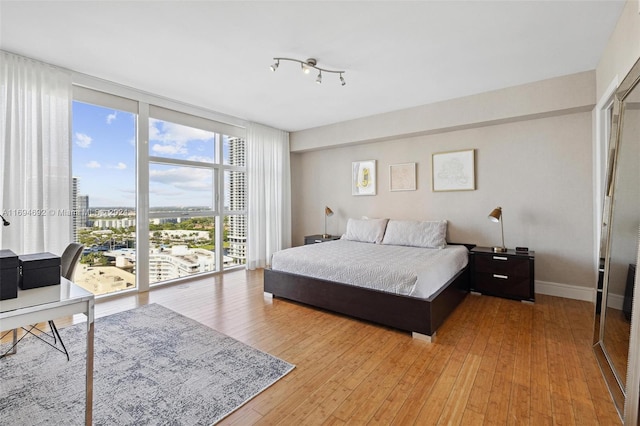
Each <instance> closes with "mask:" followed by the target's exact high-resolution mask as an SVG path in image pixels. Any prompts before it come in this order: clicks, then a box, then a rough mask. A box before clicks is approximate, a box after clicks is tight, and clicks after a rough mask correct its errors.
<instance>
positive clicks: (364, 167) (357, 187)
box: [351, 160, 376, 195]
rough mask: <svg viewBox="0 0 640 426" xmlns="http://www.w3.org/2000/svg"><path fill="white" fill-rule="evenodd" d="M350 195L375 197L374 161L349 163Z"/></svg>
mask: <svg viewBox="0 0 640 426" xmlns="http://www.w3.org/2000/svg"><path fill="white" fill-rule="evenodd" d="M351 195H376V160H365V161H354V162H352V163H351Z"/></svg>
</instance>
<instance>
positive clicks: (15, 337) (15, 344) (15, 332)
mask: <svg viewBox="0 0 640 426" xmlns="http://www.w3.org/2000/svg"><path fill="white" fill-rule="evenodd" d="M17 352H18V329H17V328H14V329H13V348H12V349H11V354H12V355H15V354H16V353H17Z"/></svg>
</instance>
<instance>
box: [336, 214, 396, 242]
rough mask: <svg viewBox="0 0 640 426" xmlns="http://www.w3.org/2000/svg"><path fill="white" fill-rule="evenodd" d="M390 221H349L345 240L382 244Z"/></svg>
mask: <svg viewBox="0 0 640 426" xmlns="http://www.w3.org/2000/svg"><path fill="white" fill-rule="evenodd" d="M388 221H389V219H366V220H360V219H349V220H348V221H347V232H346V233H345V234H344V236H343V238H344V239H345V240H352V241H361V242H363V243H376V244H380V242H381V241H382V237H384V229H385V228H386V227H387V222H388Z"/></svg>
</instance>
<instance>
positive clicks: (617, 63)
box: [596, 0, 640, 99]
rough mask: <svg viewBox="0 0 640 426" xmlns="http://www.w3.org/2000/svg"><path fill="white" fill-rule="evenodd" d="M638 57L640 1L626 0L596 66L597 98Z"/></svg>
mask: <svg viewBox="0 0 640 426" xmlns="http://www.w3.org/2000/svg"><path fill="white" fill-rule="evenodd" d="M638 58H640V1H639V0H629V1H627V3H626V5H625V7H624V9H623V11H622V14H621V15H620V19H618V23H617V25H616V28H615V30H614V31H613V34H611V37H610V38H609V43H608V44H607V47H606V49H605V51H604V53H603V55H602V57H601V58H600V62H599V63H598V67H597V68H596V82H597V92H596V93H597V98H598V99H600V98H601V97H602V95H603V94H604V92H605V91H606V89H607V86H608V85H609V84H610V83H611V81H612V80H613V79H614V78H615V77H616V76H617V77H618V80H619V81H622V79H624V76H625V75H627V73H628V72H629V70H630V69H631V67H632V66H633V64H634V63H635V62H636V61H637V60H638Z"/></svg>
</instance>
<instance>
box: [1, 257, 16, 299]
mask: <svg viewBox="0 0 640 426" xmlns="http://www.w3.org/2000/svg"><path fill="white" fill-rule="evenodd" d="M19 271H20V267H19V263H18V255H17V254H15V253H14V252H12V251H11V250H0V300H7V299H15V298H16V297H18V279H19V276H20V273H19Z"/></svg>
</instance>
